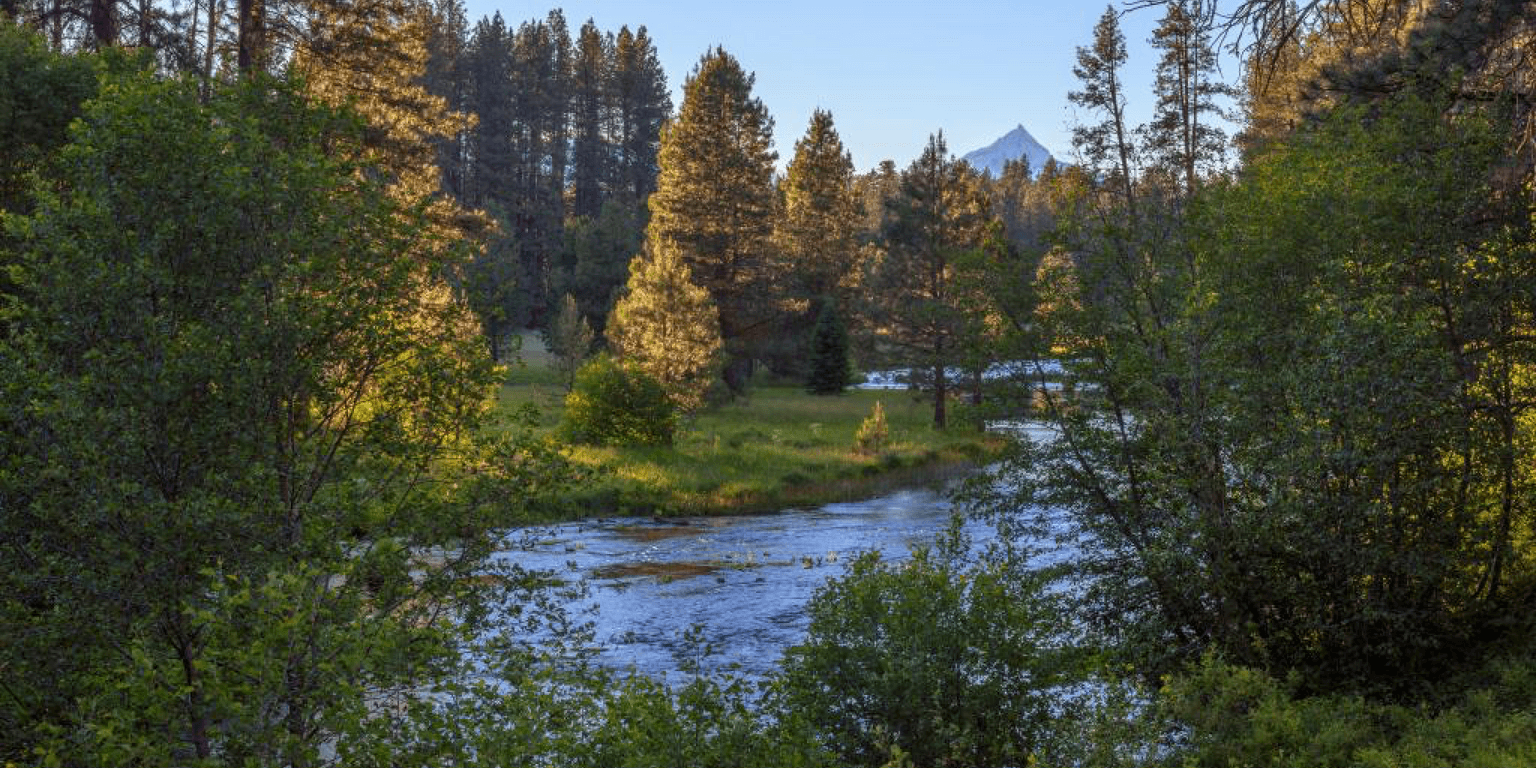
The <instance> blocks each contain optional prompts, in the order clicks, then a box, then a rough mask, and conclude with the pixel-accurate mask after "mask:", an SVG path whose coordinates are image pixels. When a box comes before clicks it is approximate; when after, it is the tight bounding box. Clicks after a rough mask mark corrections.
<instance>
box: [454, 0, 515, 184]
mask: <svg viewBox="0 0 1536 768" xmlns="http://www.w3.org/2000/svg"><path fill="white" fill-rule="evenodd" d="M465 68H466V69H467V70H468V81H469V82H468V88H469V109H470V111H471V112H473V113H474V114H475V116H476V118H477V122H476V123H475V125H474V127H473V128H472V129H471V130H470V132H469V138H468V144H469V155H470V164H469V167H468V169H467V171H466V173H465V177H466V178H465V181H464V185H463V192H462V198H461V199H462V200H463V202H464V204H465V205H469V206H472V207H475V208H491V207H497V208H501V209H505V208H506V207H507V204H508V202H509V201H510V198H509V196H508V194H507V192H508V185H509V182H510V180H511V178H512V175H513V168H514V167H515V165H516V162H515V151H514V148H513V146H512V136H513V131H514V127H513V126H514V120H513V106H514V105H513V99H512V71H511V70H512V39H511V35H510V33H509V32H508V31H507V25H506V22H504V21H503V20H502V18H501V14H500V13H496V14H493V15H492V16H491V17H490V18H483V19H481V20H480V21H478V22H476V24H475V30H474V33H473V34H472V35H471V36H470V40H469V48H468V51H467V52H466V54H465Z"/></svg>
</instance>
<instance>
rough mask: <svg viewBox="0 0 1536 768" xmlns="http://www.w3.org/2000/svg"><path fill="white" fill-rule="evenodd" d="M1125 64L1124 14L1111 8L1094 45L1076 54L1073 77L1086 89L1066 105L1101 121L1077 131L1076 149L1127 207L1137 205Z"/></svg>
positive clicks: (1072, 95) (1074, 135)
mask: <svg viewBox="0 0 1536 768" xmlns="http://www.w3.org/2000/svg"><path fill="white" fill-rule="evenodd" d="M1127 58H1128V54H1127V53H1126V49H1125V34H1124V33H1122V32H1121V31H1120V14H1119V13H1117V12H1116V11H1115V7H1114V6H1113V5H1111V6H1109V7H1107V8H1105V9H1104V15H1103V16H1100V17H1099V22H1098V24H1096V25H1094V28H1093V45H1091V46H1087V47H1081V48H1078V49H1077V65H1076V66H1074V67H1073V68H1072V74H1073V75H1074V76H1076V77H1077V79H1078V80H1079V81H1080V82H1081V83H1082V90H1080V91H1073V92H1071V93H1069V94H1067V99H1068V100H1069V101H1071V102H1072V103H1073V104H1076V105H1078V106H1080V107H1084V108H1085V109H1088V110H1091V111H1092V112H1093V113H1096V114H1097V115H1098V117H1099V118H1100V122H1098V123H1094V124H1089V125H1077V126H1075V127H1073V129H1072V146H1073V148H1074V149H1075V150H1077V151H1078V152H1079V153H1080V154H1081V156H1082V160H1083V163H1084V164H1085V165H1086V166H1088V167H1089V168H1091V169H1093V170H1094V171H1096V172H1100V173H1103V174H1105V175H1106V176H1107V177H1109V179H1110V181H1109V182H1108V184H1109V185H1110V186H1113V187H1118V188H1119V189H1120V190H1121V191H1122V193H1123V194H1124V195H1125V197H1126V199H1127V201H1128V204H1129V205H1134V203H1130V202H1129V197H1130V185H1131V183H1132V179H1133V178H1134V176H1133V171H1132V165H1133V164H1134V163H1135V159H1136V158H1135V148H1134V142H1133V141H1132V139H1131V129H1130V127H1129V125H1128V124H1127V122H1126V117H1125V107H1126V98H1125V82H1124V81H1123V80H1122V79H1121V75H1120V70H1121V68H1122V67H1124V66H1125V62H1126V59H1127Z"/></svg>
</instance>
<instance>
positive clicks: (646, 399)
mask: <svg viewBox="0 0 1536 768" xmlns="http://www.w3.org/2000/svg"><path fill="white" fill-rule="evenodd" d="M676 429H677V411H676V407H675V406H674V405H673V403H672V401H671V399H670V398H668V397H667V391H666V389H664V388H663V387H662V386H661V383H660V382H658V381H656V379H654V378H652V377H651V375H650V374H648V373H646V372H645V371H643V370H641V369H640V368H639V367H638V366H636V365H634V364H631V363H626V362H624V361H621V360H615V359H613V358H612V357H609V356H608V355H603V354H600V355H598V356H597V357H595V358H593V359H592V361H591V362H589V363H587V364H586V365H585V366H582V368H581V370H579V371H577V372H576V384H575V386H574V387H573V388H572V389H571V393H570V394H569V395H568V396H566V398H565V413H564V414H563V415H562V416H561V418H560V427H559V430H558V434H559V435H560V437H561V438H562V439H564V440H566V441H568V442H572V443H580V444H584V445H671V444H672V433H673V432H674V431H676Z"/></svg>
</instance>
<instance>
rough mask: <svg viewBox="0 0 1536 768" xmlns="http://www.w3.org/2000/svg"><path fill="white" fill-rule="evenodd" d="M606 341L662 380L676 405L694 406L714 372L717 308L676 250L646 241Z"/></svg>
mask: <svg viewBox="0 0 1536 768" xmlns="http://www.w3.org/2000/svg"><path fill="white" fill-rule="evenodd" d="M607 337H608V343H609V344H610V345H611V346H612V347H613V350H614V352H615V353H617V354H618V356H619V357H620V358H621V359H623V360H624V361H625V362H627V363H631V364H634V365H636V366H638V367H639V368H640V369H641V370H643V371H645V372H646V373H647V374H649V375H650V376H651V377H652V378H654V379H656V380H657V381H659V382H661V385H662V386H663V387H664V388H666V390H667V395H668V397H670V398H671V399H672V402H673V403H675V404H676V405H677V408H678V410H680V411H682V412H684V413H687V412H690V411H694V410H697V409H698V407H699V406H700V405H701V404H702V403H703V401H704V393H705V391H706V390H707V389H708V388H709V384H710V381H711V380H713V379H714V377H715V376H716V374H717V372H718V370H719V365H718V360H719V354H720V349H721V340H720V321H719V313H718V312H717V311H716V310H715V304H714V302H713V301H712V300H711V299H710V296H709V292H708V291H706V290H705V289H703V288H701V287H699V286H698V285H695V284H694V282H693V275H692V271H691V270H690V269H689V268H688V264H687V262H686V261H684V260H683V258H682V254H681V253H679V252H678V251H676V250H674V249H672V248H670V247H667V246H666V245H662V246H647V248H646V251H645V252H644V253H642V254H641V255H639V256H636V257H635V259H634V261H632V262H630V265H629V283H628V286H627V293H626V294H625V295H624V297H623V298H621V299H619V302H618V303H617V304H616V305H614V308H613V314H612V315H611V316H610V317H609V320H608V328H607Z"/></svg>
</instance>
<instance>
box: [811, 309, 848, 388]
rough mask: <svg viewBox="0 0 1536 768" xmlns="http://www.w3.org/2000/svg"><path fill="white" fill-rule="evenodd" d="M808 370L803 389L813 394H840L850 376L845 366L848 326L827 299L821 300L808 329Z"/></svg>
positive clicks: (846, 364) (846, 360)
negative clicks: (819, 309)
mask: <svg viewBox="0 0 1536 768" xmlns="http://www.w3.org/2000/svg"><path fill="white" fill-rule="evenodd" d="M810 347H811V354H810V365H811V370H810V374H809V375H808V376H807V377H806V389H807V390H809V391H810V393H811V394H813V395H836V394H841V393H842V391H843V390H844V389H846V388H847V387H848V381H849V379H850V378H851V376H850V375H849V374H850V371H849V370H848V327H847V326H846V325H844V323H843V319H842V317H841V316H840V315H839V314H838V312H837V309H836V307H835V306H834V305H833V303H832V302H830V301H825V302H822V305H821V314H820V315H818V316H817V318H816V327H815V328H814V329H812V331H811V343H810Z"/></svg>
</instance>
